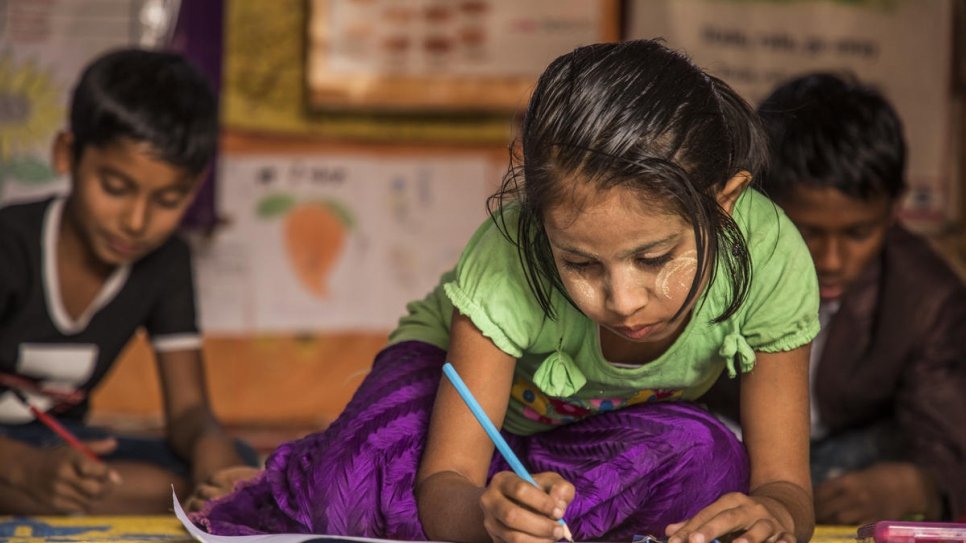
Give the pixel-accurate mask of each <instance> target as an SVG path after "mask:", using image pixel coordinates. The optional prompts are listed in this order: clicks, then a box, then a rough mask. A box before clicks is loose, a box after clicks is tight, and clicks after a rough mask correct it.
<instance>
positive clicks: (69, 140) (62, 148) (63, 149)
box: [51, 132, 74, 175]
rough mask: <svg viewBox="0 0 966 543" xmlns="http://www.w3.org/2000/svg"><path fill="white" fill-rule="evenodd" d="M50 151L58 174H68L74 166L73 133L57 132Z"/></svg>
mask: <svg viewBox="0 0 966 543" xmlns="http://www.w3.org/2000/svg"><path fill="white" fill-rule="evenodd" d="M51 151H52V157H51V159H52V160H51V162H52V163H53V166H54V170H55V171H56V172H57V173H59V174H60V175H67V174H69V173H70V172H71V170H72V169H73V166H74V134H72V133H70V132H58V133H57V137H56V138H54V147H53V149H52V150H51Z"/></svg>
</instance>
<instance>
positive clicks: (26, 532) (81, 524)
mask: <svg viewBox="0 0 966 543" xmlns="http://www.w3.org/2000/svg"><path fill="white" fill-rule="evenodd" d="M854 538H855V527H854V526H819V527H818V528H817V529H816V530H815V537H814V538H812V541H813V542H815V543H855V539H854ZM0 541H7V542H11V543H38V542H42V541H51V542H54V541H56V542H58V543H61V542H63V543H70V542H74V541H109V542H111V543H148V542H152V543H153V542H177V543H188V542H190V541H192V539H191V537H190V536H189V535H188V532H187V531H185V529H184V528H183V527H182V526H181V523H180V522H179V521H178V519H177V518H175V516H174V515H173V514H172V515H169V516H120V517H2V516H0Z"/></svg>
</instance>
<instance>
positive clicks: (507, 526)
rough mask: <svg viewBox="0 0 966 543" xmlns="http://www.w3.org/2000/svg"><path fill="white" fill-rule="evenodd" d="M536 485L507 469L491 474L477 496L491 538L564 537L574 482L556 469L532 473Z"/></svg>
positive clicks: (532, 541)
mask: <svg viewBox="0 0 966 543" xmlns="http://www.w3.org/2000/svg"><path fill="white" fill-rule="evenodd" d="M533 478H534V480H535V481H536V482H537V484H539V485H540V488H537V487H535V486H533V485H532V484H530V483H529V482H527V481H524V480H523V479H521V478H520V477H518V476H517V475H516V474H515V473H513V472H510V471H502V472H500V473H497V474H496V475H494V476H493V479H492V480H491V481H490V484H489V485H488V486H487V487H486V490H485V491H484V492H483V495H482V496H481V497H480V506H481V507H482V508H483V526H484V527H485V528H486V531H487V532H489V534H490V537H492V538H493V540H494V541H507V542H511V543H536V542H538V541H560V540H561V539H563V538H564V530H563V526H562V525H561V524H560V523H558V522H557V520H559V519H561V518H563V516H564V513H565V512H566V511H567V506H569V505H570V502H571V501H573V499H574V486H573V485H572V484H570V483H568V482H567V481H565V480H564V478H563V477H561V476H560V475H558V474H556V473H550V472H547V473H538V474H536V475H534V476H533Z"/></svg>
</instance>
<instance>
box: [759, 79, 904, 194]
mask: <svg viewBox="0 0 966 543" xmlns="http://www.w3.org/2000/svg"><path fill="white" fill-rule="evenodd" d="M758 114H759V115H760V116H761V119H762V121H763V122H764V124H765V130H766V132H767V134H768V139H769V142H770V144H771V157H770V160H769V163H768V169H767V170H766V171H765V172H762V175H761V178H760V182H761V187H762V190H763V191H764V192H765V193H766V194H768V195H769V196H771V197H772V198H774V199H775V200H776V201H779V202H781V201H783V200H785V199H786V198H787V197H788V196H789V195H790V194H791V192H792V189H793V188H794V187H795V186H797V185H799V184H801V185H804V186H810V187H813V188H824V187H831V188H834V189H836V190H838V191H841V192H842V193H844V194H847V195H849V196H851V197H853V198H858V199H860V200H865V201H869V200H875V199H878V198H882V197H886V198H888V199H890V200H896V199H898V198H899V197H900V196H901V195H902V192H903V191H904V190H905V188H906V178H905V167H906V143H905V139H904V138H903V131H902V122H901V121H900V120H899V115H898V114H897V113H896V111H895V110H894V109H893V108H892V106H891V105H890V104H889V102H888V100H886V98H885V97H884V96H883V95H882V94H881V93H880V92H879V91H877V90H876V89H874V88H872V87H870V86H866V85H863V84H862V83H860V82H859V81H858V80H857V79H856V78H855V76H854V75H853V74H851V73H847V72H846V73H842V74H834V73H822V72H818V73H811V74H806V75H803V76H799V77H796V78H794V79H791V80H789V81H787V82H785V83H783V84H782V85H781V86H779V87H778V88H776V89H775V90H774V91H772V93H771V94H770V95H769V96H768V97H767V98H765V100H764V101H763V102H762V103H761V105H760V106H758Z"/></svg>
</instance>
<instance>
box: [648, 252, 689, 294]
mask: <svg viewBox="0 0 966 543" xmlns="http://www.w3.org/2000/svg"><path fill="white" fill-rule="evenodd" d="M697 257H698V252H697V251H695V250H693V249H692V250H690V251H687V252H685V253H683V254H681V256H678V257H677V258H675V259H674V260H672V261H670V262H668V263H667V264H665V265H664V267H663V268H661V272H660V273H658V274H657V277H656V278H655V279H654V289H655V290H656V291H657V292H660V293H661V296H664V297H665V298H667V299H671V298H672V297H674V296H675V295H676V294H679V293H681V292H687V291H688V289H690V288H691V282H692V281H694V274H695V271H696V270H697V269H698V258H697Z"/></svg>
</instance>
